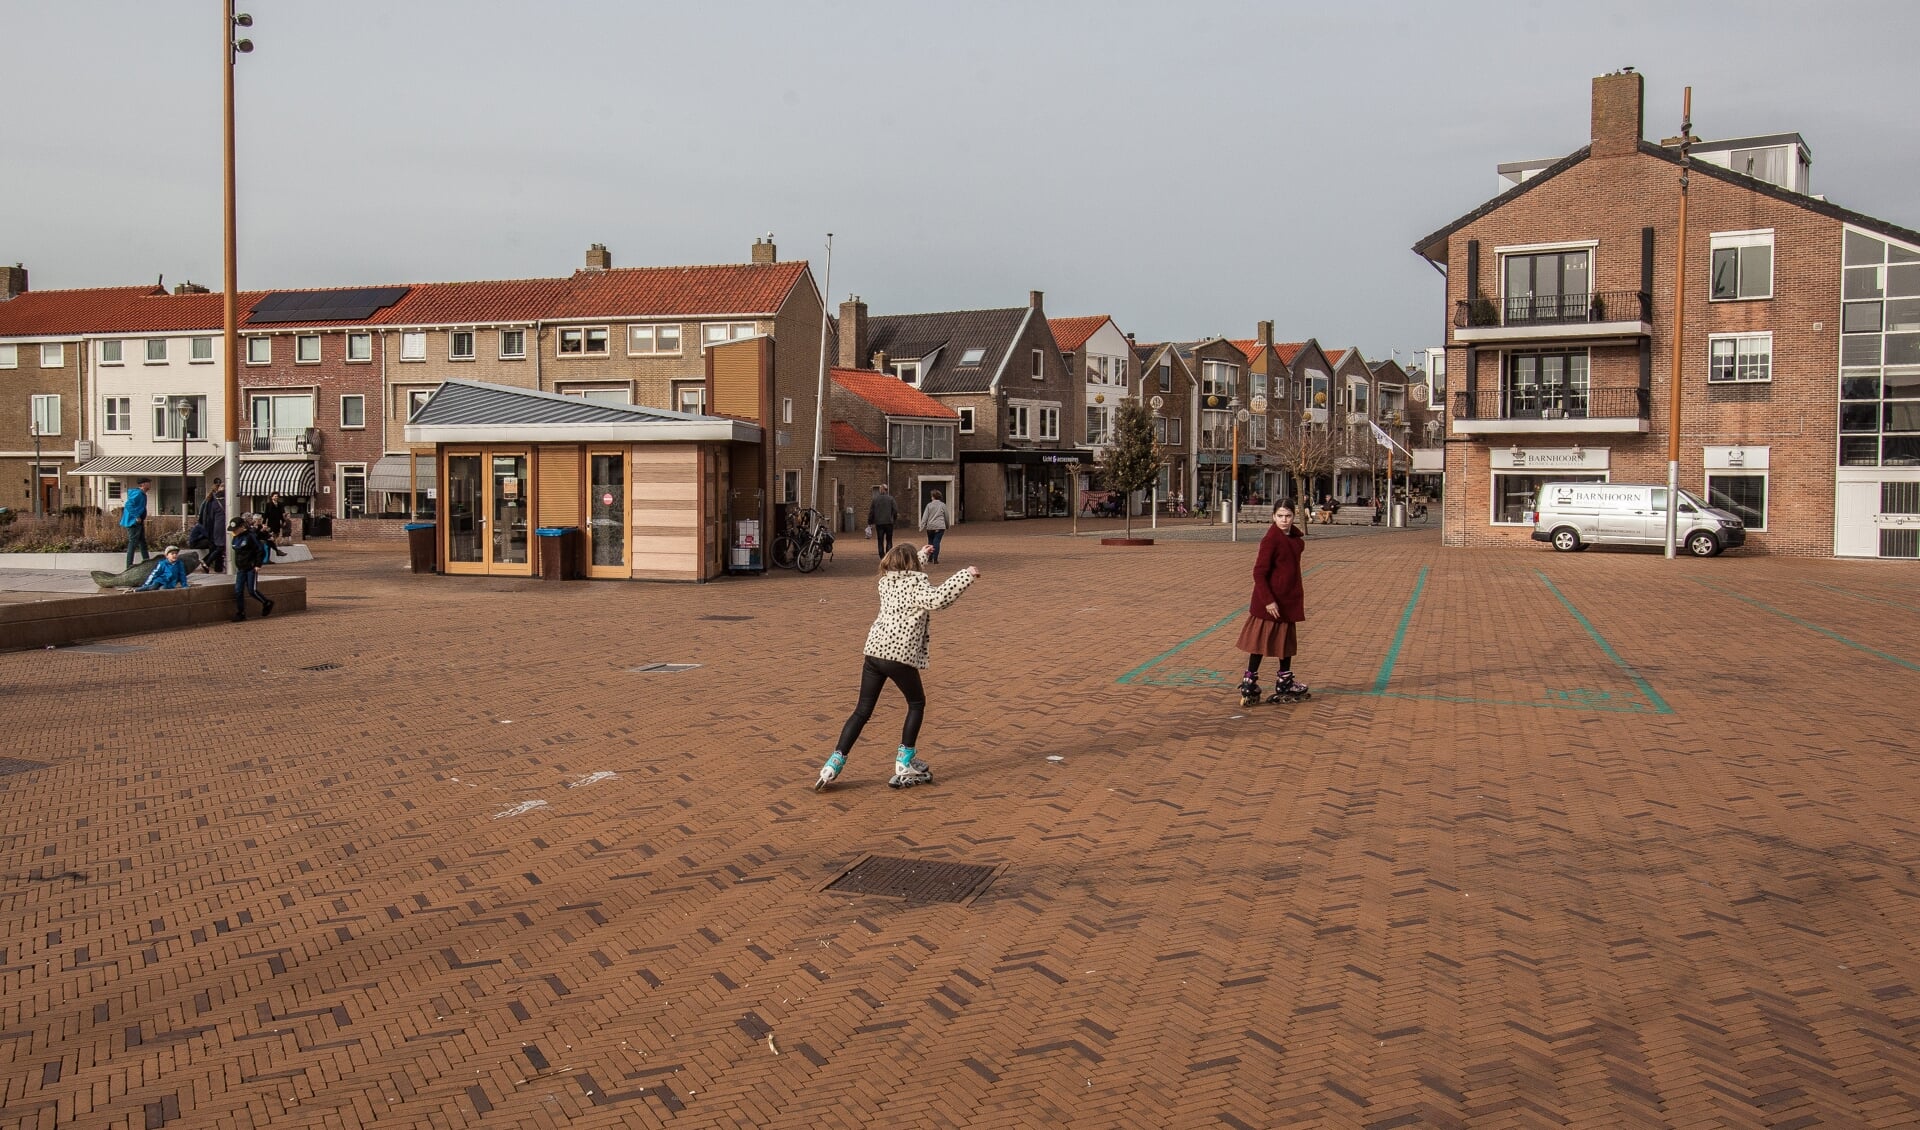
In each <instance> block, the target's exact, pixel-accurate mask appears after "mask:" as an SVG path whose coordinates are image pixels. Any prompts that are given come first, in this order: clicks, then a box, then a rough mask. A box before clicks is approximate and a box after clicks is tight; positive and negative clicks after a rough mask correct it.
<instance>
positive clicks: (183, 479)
mask: <svg viewBox="0 0 1920 1130" xmlns="http://www.w3.org/2000/svg"><path fill="white" fill-rule="evenodd" d="M174 411H175V412H177V413H178V414H179V416H180V542H181V544H182V545H184V544H186V541H187V531H188V530H190V529H192V528H193V503H192V502H190V501H189V500H188V499H189V496H188V494H187V416H188V415H189V414H190V413H191V412H192V411H193V402H192V401H191V400H188V399H187V398H186V397H184V396H183V397H181V398H180V400H179V402H178V403H176V404H175V405H174Z"/></svg>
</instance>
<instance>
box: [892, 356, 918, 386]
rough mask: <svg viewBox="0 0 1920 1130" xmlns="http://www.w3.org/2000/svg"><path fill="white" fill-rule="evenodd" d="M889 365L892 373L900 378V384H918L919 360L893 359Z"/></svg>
mask: <svg viewBox="0 0 1920 1130" xmlns="http://www.w3.org/2000/svg"><path fill="white" fill-rule="evenodd" d="M890 367H891V368H892V369H893V375H894V376H896V377H898V378H900V382H901V383H902V384H910V385H913V386H915V387H918V386H919V384H920V362H918V361H895V362H893V364H892V365H891V366H890Z"/></svg>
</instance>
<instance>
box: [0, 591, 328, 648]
mask: <svg viewBox="0 0 1920 1130" xmlns="http://www.w3.org/2000/svg"><path fill="white" fill-rule="evenodd" d="M260 593H261V595H263V596H265V597H266V598H267V599H268V600H271V601H273V614H274V615H275V616H284V615H289V614H291V613H295V612H300V611H304V610H305V609H306V607H307V579H306V578H305V577H267V576H263V577H261V578H260ZM247 607H248V611H247V615H248V616H250V617H254V616H258V615H259V612H260V610H259V606H258V605H256V604H255V603H254V602H253V601H252V600H248V601H247ZM232 618H233V583H232V581H231V580H229V581H228V582H227V583H226V584H206V585H189V586H187V587H186V588H184V589H155V590H154V591H152V592H106V593H101V594H100V595H98V596H55V597H51V598H49V599H47V600H34V601H22V602H19V603H12V604H0V650H11V651H17V650H20V649H22V648H44V647H56V646H59V645H61V644H70V643H77V642H79V641H81V640H95V639H102V638H105V637H108V636H131V635H139V634H142V633H145V632H161V631H167V630H169V629H172V628H187V627H192V626H194V625H196V624H216V623H220V622H223V621H226V620H230V619H232Z"/></svg>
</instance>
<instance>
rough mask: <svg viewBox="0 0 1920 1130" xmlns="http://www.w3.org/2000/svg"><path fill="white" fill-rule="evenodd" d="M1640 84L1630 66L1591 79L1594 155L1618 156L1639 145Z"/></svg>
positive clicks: (1641, 126)
mask: <svg viewBox="0 0 1920 1130" xmlns="http://www.w3.org/2000/svg"><path fill="white" fill-rule="evenodd" d="M1642 96H1643V85H1642V80H1641V78H1640V76H1639V75H1638V74H1636V73H1635V72H1634V69H1633V68H1632V67H1623V68H1621V69H1620V70H1618V71H1615V72H1614V73H1612V74H1610V75H1601V76H1600V77H1599V78H1596V79H1594V80H1593V150H1592V153H1593V156H1595V157H1620V156H1625V155H1627V154H1630V153H1634V152H1637V151H1638V150H1639V148H1640V136H1641V131H1642V129H1643V123H1642V117H1643V115H1642V106H1641V103H1642Z"/></svg>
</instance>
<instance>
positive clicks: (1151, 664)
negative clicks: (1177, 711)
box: [1116, 561, 1338, 683]
mask: <svg viewBox="0 0 1920 1130" xmlns="http://www.w3.org/2000/svg"><path fill="white" fill-rule="evenodd" d="M1334 564H1338V562H1334V561H1322V562H1321V563H1320V564H1318V565H1310V566H1308V567H1307V569H1306V571H1305V572H1303V573H1301V574H1300V579H1301V580H1305V579H1307V578H1308V577H1311V576H1313V575H1314V573H1316V572H1318V571H1320V570H1321V569H1324V568H1326V567H1327V566H1329V565H1334ZM1245 611H1246V610H1245V609H1243V608H1236V609H1234V610H1233V611H1232V612H1229V613H1227V614H1226V615H1225V616H1222V617H1221V618H1220V619H1219V620H1218V621H1216V622H1215V623H1214V624H1213V626H1212V627H1210V628H1207V629H1205V630H1204V631H1201V632H1199V633H1197V634H1195V635H1191V636H1188V637H1187V638H1186V639H1183V640H1181V641H1180V642H1179V643H1177V644H1174V645H1173V646H1172V647H1170V648H1168V649H1167V650H1165V651H1163V652H1161V653H1160V654H1159V655H1156V656H1154V657H1153V658H1152V659H1149V660H1147V661H1146V662H1145V663H1142V664H1141V665H1140V666H1138V667H1135V668H1134V669H1133V670H1131V671H1129V672H1127V673H1126V674H1124V675H1122V676H1120V678H1119V679H1118V680H1116V681H1117V682H1120V683H1132V682H1135V681H1137V680H1138V679H1139V678H1140V677H1141V676H1142V675H1144V674H1146V673H1147V672H1148V671H1151V670H1153V669H1154V668H1155V667H1158V666H1160V665H1161V664H1162V663H1165V662H1166V661H1167V660H1169V659H1172V658H1173V657H1174V656H1176V655H1178V654H1180V653H1181V652H1183V651H1185V650H1186V649H1188V648H1189V647H1192V646H1193V645H1194V644H1196V643H1199V642H1200V641H1201V640H1203V639H1206V638H1207V637H1208V636H1210V635H1212V634H1213V633H1215V632H1217V631H1219V630H1220V629H1222V628H1224V627H1226V626H1227V625H1228V624H1231V623H1233V621H1234V620H1235V619H1237V618H1238V617H1239V616H1240V614H1241V613H1243V612H1245Z"/></svg>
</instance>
